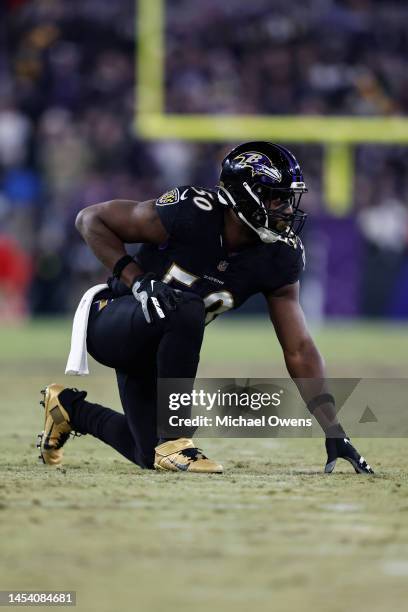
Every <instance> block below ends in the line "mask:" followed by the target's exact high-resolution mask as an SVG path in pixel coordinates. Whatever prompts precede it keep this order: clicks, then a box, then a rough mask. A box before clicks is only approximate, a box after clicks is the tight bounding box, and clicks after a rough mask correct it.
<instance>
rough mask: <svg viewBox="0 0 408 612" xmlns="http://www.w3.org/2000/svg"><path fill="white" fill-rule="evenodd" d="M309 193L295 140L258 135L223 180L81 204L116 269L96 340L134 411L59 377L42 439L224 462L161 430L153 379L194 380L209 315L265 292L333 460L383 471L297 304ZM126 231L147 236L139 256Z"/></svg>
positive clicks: (48, 449) (95, 307)
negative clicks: (356, 441) (351, 421)
mask: <svg viewBox="0 0 408 612" xmlns="http://www.w3.org/2000/svg"><path fill="white" fill-rule="evenodd" d="M306 191H307V189H306V185H305V183H304V180H303V176H302V172H301V169H300V166H299V163H298V162H297V160H296V159H295V157H294V156H293V155H292V153H291V152H290V151H288V150H287V149H286V148H285V147H283V146H280V145H277V144H272V143H269V142H249V143H245V144H241V145H240V146H238V147H236V148H235V149H233V150H232V151H231V152H230V153H229V154H228V155H227V156H226V158H225V159H224V161H223V162H222V170H221V176H220V181H219V185H218V187H217V188H216V189H214V190H209V189H202V188H201V187H200V188H198V187H194V186H189V185H185V186H181V187H177V188H175V189H172V190H171V191H168V192H167V193H165V194H164V195H162V196H161V197H159V198H158V199H157V200H148V201H145V202H132V201H126V200H114V201H111V202H104V203H101V204H95V205H93V206H89V207H87V208H85V209H84V210H82V211H81V212H80V213H79V215H78V217H77V221H76V227H77V229H78V230H79V232H80V233H81V235H82V236H83V238H84V240H85V241H86V242H87V244H88V245H89V247H90V248H91V249H92V251H93V252H94V253H95V255H96V256H97V257H98V259H99V260H100V261H101V262H102V263H103V264H104V265H105V266H106V267H107V268H108V269H109V270H111V273H112V276H111V277H110V278H109V280H108V288H106V289H104V290H102V291H101V292H99V293H98V294H97V295H96V296H95V298H94V301H93V304H92V306H91V309H90V314H89V320H88V324H87V349H88V352H89V353H90V354H91V355H92V356H93V357H94V358H95V359H96V360H97V361H98V362H100V363H101V364H103V365H105V366H107V367H110V368H114V369H115V370H116V376H117V382H118V387H119V393H120V398H121V402H122V406H123V411H124V414H123V415H122V414H119V413H117V412H115V411H113V410H111V409H110V408H106V407H104V406H101V405H99V404H93V403H90V402H88V401H86V400H85V396H86V393H85V392H82V391H78V390H76V389H67V388H63V387H62V386H61V385H50V386H48V387H47V388H46V389H45V391H44V395H45V401H44V405H45V426H44V431H43V433H42V434H41V442H40V444H39V447H40V452H41V457H42V459H43V461H44V462H45V463H48V464H59V463H60V462H61V460H62V453H63V445H64V444H65V442H66V441H67V439H68V437H69V436H70V434H71V432H78V433H81V434H86V433H89V434H92V435H93V436H95V437H96V438H99V439H100V440H102V441H103V442H105V443H106V444H109V445H110V446H112V447H113V448H114V449H115V450H117V451H118V452H119V453H121V454H122V455H123V456H125V457H126V458H127V459H129V460H130V461H132V462H134V463H136V464H138V465H139V466H141V467H143V468H153V467H154V468H156V469H162V470H172V471H180V470H181V471H189V472H209V473H211V472H213V473H220V472H222V466H221V465H220V464H219V463H217V462H216V461H213V460H211V459H209V458H207V457H206V456H205V455H204V454H203V453H202V451H201V450H200V449H198V448H197V447H196V446H195V444H194V442H193V441H192V439H190V438H187V437H186V438H178V439H168V438H166V439H158V438H157V434H156V430H157V423H156V418H157V415H156V403H157V390H156V385H157V378H158V377H159V378H183V379H190V380H194V378H195V376H196V371H197V366H198V362H199V356H200V348H201V343H202V339H203V333H204V326H205V323H208V322H210V321H212V320H213V319H214V318H215V317H217V316H218V315H220V314H221V313H222V312H225V311H226V310H230V309H233V308H234V309H235V308H239V307H240V306H241V304H243V303H244V302H245V300H247V299H248V298H249V297H250V296H252V295H254V294H257V293H262V294H263V295H264V296H265V298H266V301H267V304H268V308H269V313H270V318H271V321H272V323H273V326H274V328H275V332H276V334H277V337H278V339H279V342H280V344H281V346H282V350H283V355H284V359H285V363H286V366H287V369H288V372H289V374H290V376H291V377H292V378H293V379H294V380H295V382H296V384H297V385H298V388H299V391H300V394H301V396H302V398H303V399H304V401H305V403H306V404H307V406H308V408H309V410H310V412H311V413H312V414H313V415H314V416H315V417H316V419H317V421H318V422H319V424H320V425H321V427H322V428H323V431H324V433H325V436H326V450H327V462H326V466H325V471H326V472H332V471H333V469H334V466H335V463H336V461H337V459H338V458H342V459H346V460H347V461H349V462H350V463H351V464H352V466H353V467H354V469H355V471H356V472H357V473H365V474H371V473H373V471H372V469H371V468H370V466H369V465H368V464H367V462H366V461H365V459H364V458H363V457H361V455H360V454H359V453H358V452H357V450H356V449H355V448H354V447H353V446H352V445H351V443H350V439H349V438H348V437H347V435H346V433H345V432H344V430H343V428H342V426H341V425H340V423H339V422H338V420H337V418H336V410H335V404H334V398H333V396H332V395H331V394H330V392H329V390H328V389H327V388H326V385H325V382H324V379H325V369H324V362H323V359H322V357H321V355H320V353H319V351H318V349H317V348H316V346H315V344H314V342H313V340H312V338H311V336H310V334H309V332H308V330H307V327H306V324H305V319H304V316H303V312H302V309H301V306H300V304H299V277H300V274H301V272H302V270H303V267H304V261H305V257H304V250H303V245H302V242H301V240H300V238H299V232H300V230H301V228H302V226H303V224H304V221H305V218H306V215H305V213H304V212H303V211H301V209H300V208H299V203H300V199H301V197H302V195H303V194H304V193H305V192H306ZM126 243H141V247H140V250H139V252H138V254H137V256H136V257H131V256H130V255H128V254H127V253H126V250H125V244H126Z"/></svg>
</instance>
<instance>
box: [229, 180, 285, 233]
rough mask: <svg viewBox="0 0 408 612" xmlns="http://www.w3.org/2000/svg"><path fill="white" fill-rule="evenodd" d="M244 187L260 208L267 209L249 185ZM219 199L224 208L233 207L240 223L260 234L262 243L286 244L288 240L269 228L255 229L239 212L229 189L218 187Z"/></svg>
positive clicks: (246, 184)
mask: <svg viewBox="0 0 408 612" xmlns="http://www.w3.org/2000/svg"><path fill="white" fill-rule="evenodd" d="M243 186H244V188H245V189H246V191H248V193H249V194H250V196H251V197H252V198H254V200H255V201H256V202H257V204H258V205H259V206H262V207H263V208H265V206H264V205H263V204H262V202H261V200H260V199H259V198H258V196H257V195H256V194H255V193H254V192H253V191H252V189H251V187H250V186H249V185H248V183H243ZM218 199H219V201H220V202H221V204H223V205H224V206H231V208H232V209H233V210H234V212H235V214H236V215H237V217H238V218H239V219H240V221H242V222H243V223H245V225H247V226H248V227H250V228H251V230H253V231H254V232H255V233H256V234H258V236H259V238H260V239H261V240H262V242H265V243H266V244H271V243H273V242H278V241H279V240H280V241H281V242H286V239H285V238H284V237H283V236H280V235H279V234H276V233H275V232H273V231H272V230H271V229H269V228H267V227H255V226H254V225H252V223H250V222H249V221H248V219H246V218H245V217H244V215H243V214H242V212H240V211H239V210H238V206H237V203H236V202H235V200H234V198H233V197H232V195H231V194H230V192H229V191H228V189H225V187H221V186H219V187H218ZM266 222H268V216H267V215H266Z"/></svg>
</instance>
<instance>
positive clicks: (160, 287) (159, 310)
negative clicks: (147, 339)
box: [132, 272, 182, 323]
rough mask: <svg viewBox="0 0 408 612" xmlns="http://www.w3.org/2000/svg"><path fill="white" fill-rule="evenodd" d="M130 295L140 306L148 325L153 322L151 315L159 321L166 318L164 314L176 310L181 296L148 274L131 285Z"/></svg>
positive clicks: (176, 290)
mask: <svg viewBox="0 0 408 612" xmlns="http://www.w3.org/2000/svg"><path fill="white" fill-rule="evenodd" d="M132 293H133V295H134V296H135V298H136V300H137V301H138V302H140V304H141V305H142V310H143V314H144V317H145V319H146V321H147V322H148V323H152V322H153V315H157V316H158V317H159V319H164V318H165V317H166V312H171V311H172V310H176V308H177V304H178V303H179V302H180V301H181V298H182V294H181V291H179V290H178V289H172V288H171V287H169V286H168V285H167V284H166V283H163V281H160V280H156V277H155V275H154V274H152V273H151V272H149V273H148V274H144V275H143V276H139V277H138V278H137V279H136V280H135V282H134V283H133V285H132Z"/></svg>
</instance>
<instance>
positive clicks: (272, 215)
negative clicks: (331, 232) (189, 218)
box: [219, 181, 307, 243]
mask: <svg viewBox="0 0 408 612" xmlns="http://www.w3.org/2000/svg"><path fill="white" fill-rule="evenodd" d="M305 192H307V188H306V186H305V184H304V183H303V182H302V183H300V182H299V183H297V184H295V185H293V187H292V186H291V187H290V188H288V189H282V188H274V187H269V186H266V185H263V184H262V183H254V184H253V185H252V186H250V185H249V184H248V183H247V182H245V181H244V182H243V183H242V189H236V188H234V186H232V185H228V186H227V187H225V186H223V185H220V187H219V198H220V201H221V202H222V203H223V204H228V205H229V206H231V208H232V209H233V210H234V212H235V213H236V215H237V216H238V218H239V219H240V220H241V221H242V222H243V223H245V224H246V225H247V226H249V227H250V228H251V229H253V230H254V231H255V232H256V233H257V234H258V236H259V238H260V239H261V240H262V242H266V243H271V242H277V241H279V240H280V241H283V242H285V241H286V240H287V238H288V237H290V236H292V237H293V235H298V234H299V233H300V232H301V230H302V228H303V226H304V223H305V221H306V217H307V214H306V213H304V212H303V210H301V209H300V208H299V204H300V200H301V197H302V195H303V193H305ZM278 199H280V201H281V203H280V204H279V205H278V206H277V207H275V208H272V209H270V208H268V201H271V200H278ZM223 200H224V201H223ZM288 209H290V212H285V211H287V210H288Z"/></svg>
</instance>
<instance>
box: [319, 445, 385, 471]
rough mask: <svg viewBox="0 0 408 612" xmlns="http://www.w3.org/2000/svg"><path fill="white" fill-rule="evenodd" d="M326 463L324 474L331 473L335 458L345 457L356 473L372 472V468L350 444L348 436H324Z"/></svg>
mask: <svg viewBox="0 0 408 612" xmlns="http://www.w3.org/2000/svg"><path fill="white" fill-rule="evenodd" d="M326 451H327V463H326V466H325V468H324V471H325V473H326V474H331V472H332V471H333V470H334V466H335V465H336V461H337V459H345V460H346V461H348V462H349V463H351V465H352V466H353V468H354V469H355V471H356V472H357V474H374V470H373V469H372V468H371V467H370V466H369V465H368V463H367V461H366V460H365V459H364V457H362V456H361V455H360V453H359V452H358V451H357V450H356V449H355V448H354V446H353V445H352V444H351V442H350V439H349V438H326Z"/></svg>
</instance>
